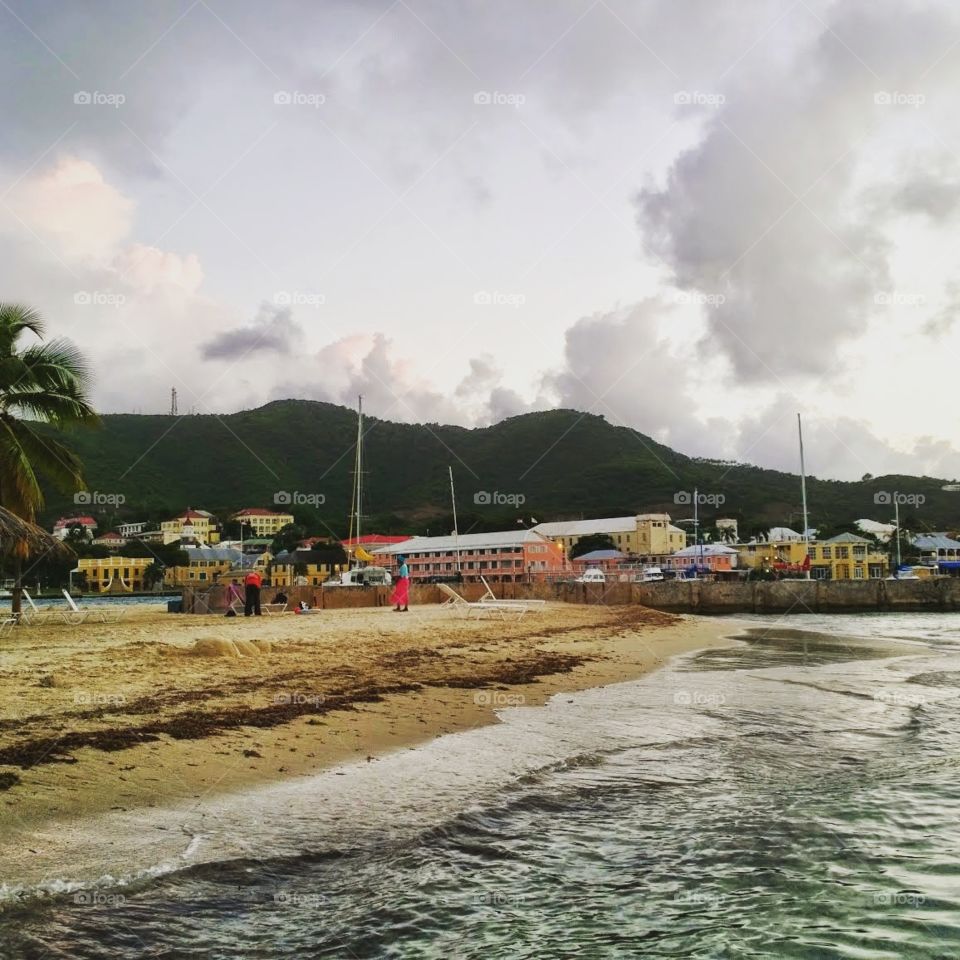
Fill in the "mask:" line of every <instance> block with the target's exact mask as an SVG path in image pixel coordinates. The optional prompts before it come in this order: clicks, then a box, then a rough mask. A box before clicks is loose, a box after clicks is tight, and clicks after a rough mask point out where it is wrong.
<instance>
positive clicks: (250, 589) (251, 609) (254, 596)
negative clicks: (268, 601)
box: [243, 570, 263, 617]
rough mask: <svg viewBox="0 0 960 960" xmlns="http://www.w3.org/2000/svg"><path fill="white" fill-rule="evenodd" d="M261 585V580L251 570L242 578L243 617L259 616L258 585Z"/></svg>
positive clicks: (258, 575) (254, 571) (255, 572)
mask: <svg viewBox="0 0 960 960" xmlns="http://www.w3.org/2000/svg"><path fill="white" fill-rule="evenodd" d="M262 583H263V579H262V578H261V576H260V574H259V573H257V571H256V570H251V571H250V572H249V573H248V574H247V575H246V576H245V577H244V578H243V587H244V600H243V615H244V616H245V617H249V616H250V614H254V615H255V616H258V617H259V616H260V585H261V584H262Z"/></svg>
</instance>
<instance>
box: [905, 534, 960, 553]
mask: <svg viewBox="0 0 960 960" xmlns="http://www.w3.org/2000/svg"><path fill="white" fill-rule="evenodd" d="M913 545H914V546H915V547H919V548H920V549H921V550H960V541H957V540H951V539H950V537H947V536H944V535H943V534H942V533H928V534H925V535H924V536H921V537H914V538H913Z"/></svg>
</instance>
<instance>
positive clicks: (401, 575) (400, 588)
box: [390, 553, 410, 613]
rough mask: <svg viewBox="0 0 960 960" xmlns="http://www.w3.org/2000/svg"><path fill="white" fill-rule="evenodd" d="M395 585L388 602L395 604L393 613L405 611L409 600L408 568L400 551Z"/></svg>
mask: <svg viewBox="0 0 960 960" xmlns="http://www.w3.org/2000/svg"><path fill="white" fill-rule="evenodd" d="M397 564H398V566H397V585H396V586H395V587H394V588H393V593H392V594H391V596H390V602H391V603H393V604H395V606H394V608H393V612H394V613H407V612H408V611H409V609H410V608H409V607H408V606H407V604H408V603H409V602H410V568H409V567H408V566H407V558H406V557H405V556H404V555H403V554H402V553H401V554H400V555H399V556H398V557H397Z"/></svg>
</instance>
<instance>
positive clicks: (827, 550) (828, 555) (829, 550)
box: [823, 547, 840, 560]
mask: <svg viewBox="0 0 960 960" xmlns="http://www.w3.org/2000/svg"><path fill="white" fill-rule="evenodd" d="M837 556H838V557H839V556H840V554H839V553H838V554H837ZM832 557H833V547H824V548H823V559H824V560H830V559H832Z"/></svg>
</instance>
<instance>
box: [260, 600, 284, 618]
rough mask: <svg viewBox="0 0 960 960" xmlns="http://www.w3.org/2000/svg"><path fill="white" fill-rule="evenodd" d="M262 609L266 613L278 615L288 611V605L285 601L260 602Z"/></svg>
mask: <svg viewBox="0 0 960 960" xmlns="http://www.w3.org/2000/svg"><path fill="white" fill-rule="evenodd" d="M260 609H261V610H262V611H263V612H264V613H269V614H271V615H272V616H275V617H276V616H279V615H280V614H281V613H286V612H287V605H286V604H285V603H262V604H260Z"/></svg>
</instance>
